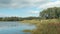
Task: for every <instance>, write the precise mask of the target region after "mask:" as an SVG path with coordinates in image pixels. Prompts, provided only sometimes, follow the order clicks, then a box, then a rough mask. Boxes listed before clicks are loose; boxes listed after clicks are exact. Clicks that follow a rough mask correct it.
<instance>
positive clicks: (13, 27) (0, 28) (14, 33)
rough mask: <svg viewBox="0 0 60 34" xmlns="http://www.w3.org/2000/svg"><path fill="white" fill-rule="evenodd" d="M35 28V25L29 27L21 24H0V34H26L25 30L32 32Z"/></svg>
mask: <svg viewBox="0 0 60 34" xmlns="http://www.w3.org/2000/svg"><path fill="white" fill-rule="evenodd" d="M34 28H35V26H34V25H31V26H29V24H23V23H20V22H0V34H25V32H22V31H23V30H25V29H29V30H32V29H34ZM27 34H30V33H27Z"/></svg>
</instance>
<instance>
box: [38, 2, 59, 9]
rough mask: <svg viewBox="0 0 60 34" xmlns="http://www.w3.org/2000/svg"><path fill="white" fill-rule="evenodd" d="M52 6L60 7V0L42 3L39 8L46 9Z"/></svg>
mask: <svg viewBox="0 0 60 34" xmlns="http://www.w3.org/2000/svg"><path fill="white" fill-rule="evenodd" d="M51 7H60V1H55V2H49V3H46V4H43V5H40V6H39V7H38V8H42V9H46V8H51Z"/></svg>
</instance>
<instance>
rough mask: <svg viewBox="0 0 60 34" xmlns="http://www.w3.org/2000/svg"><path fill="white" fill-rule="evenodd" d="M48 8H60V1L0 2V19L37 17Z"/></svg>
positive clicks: (11, 0) (10, 0)
mask: <svg viewBox="0 0 60 34" xmlns="http://www.w3.org/2000/svg"><path fill="white" fill-rule="evenodd" d="M50 7H60V0H0V17H6V16H19V17H28V16H39V12H40V11H42V10H43V9H46V8H50Z"/></svg>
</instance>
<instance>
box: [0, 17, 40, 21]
mask: <svg viewBox="0 0 60 34" xmlns="http://www.w3.org/2000/svg"><path fill="white" fill-rule="evenodd" d="M32 19H40V18H39V17H25V18H21V17H0V21H23V20H32Z"/></svg>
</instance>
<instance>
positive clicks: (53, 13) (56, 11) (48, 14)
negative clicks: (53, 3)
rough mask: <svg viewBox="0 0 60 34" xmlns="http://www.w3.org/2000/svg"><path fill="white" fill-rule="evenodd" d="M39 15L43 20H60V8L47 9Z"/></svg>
mask: <svg viewBox="0 0 60 34" xmlns="http://www.w3.org/2000/svg"><path fill="white" fill-rule="evenodd" d="M39 15H40V17H41V18H42V19H44V18H46V19H53V18H60V7H53V8H47V9H45V10H43V11H41V12H40V14H39Z"/></svg>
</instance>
